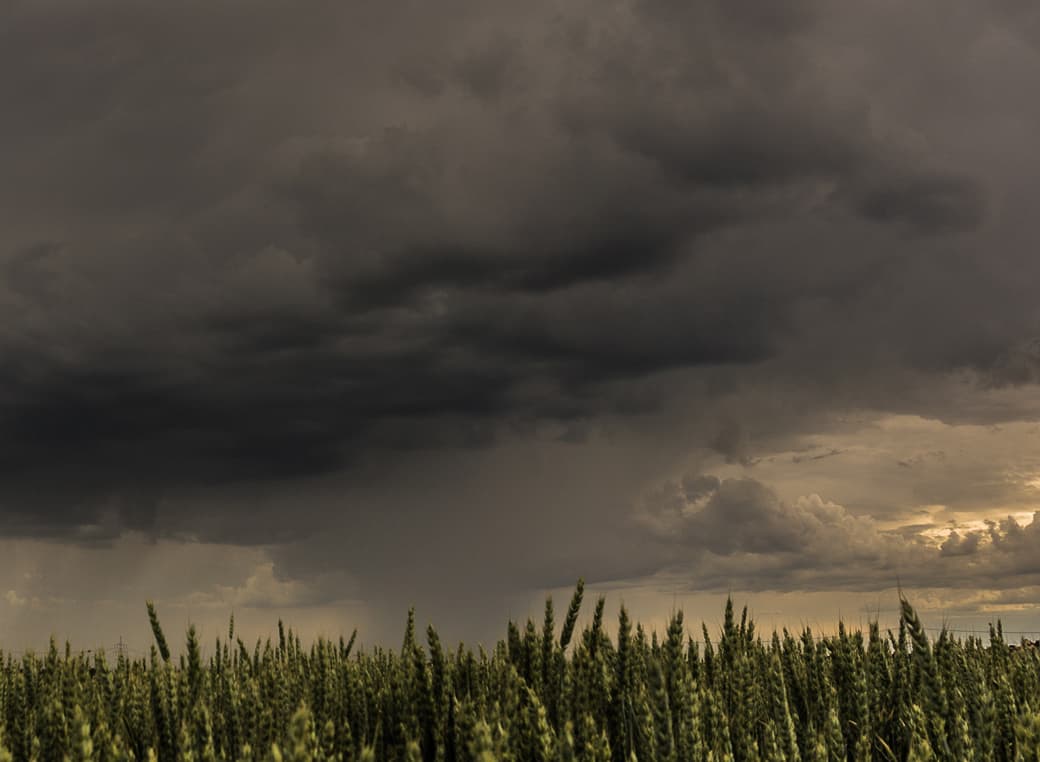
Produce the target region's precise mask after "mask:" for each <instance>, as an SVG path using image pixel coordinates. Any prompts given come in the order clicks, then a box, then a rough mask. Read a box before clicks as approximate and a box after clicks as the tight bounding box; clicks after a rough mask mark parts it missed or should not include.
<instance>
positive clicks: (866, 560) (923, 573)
mask: <svg viewBox="0 0 1040 762" xmlns="http://www.w3.org/2000/svg"><path fill="white" fill-rule="evenodd" d="M634 520H635V521H636V522H637V523H638V524H639V525H640V526H642V527H643V528H644V530H645V531H647V532H649V533H650V534H652V535H653V536H654V537H656V538H657V539H658V540H659V541H660V542H661V543H662V546H663V547H664V549H665V555H664V556H663V557H664V558H665V559H667V560H666V561H665V562H663V563H662V565H661V569H660V570H659V571H660V572H664V573H665V574H666V575H667V576H670V577H675V576H682V577H686V578H687V579H688V583H687V584H688V586H689V589H693V590H715V589H727V588H728V589H739V590H774V591H790V590H800V589H815V590H842V589H847V590H870V589H876V588H877V587H878V586H879V584H880V583H881V582H884V583H886V584H884V585H883V586H892V587H894V586H896V585H897V584H903V585H907V586H910V587H918V588H922V587H923V588H981V589H993V590H1005V589H1012V588H1020V587H1023V586H1028V585H1037V584H1040V563H1038V562H1037V561H1036V560H1035V559H1036V558H1037V557H1040V556H1038V554H1040V513H1037V514H1034V516H1033V518H1032V521H1031V522H1029V523H1026V524H1024V525H1023V524H1020V523H1019V521H1018V520H1016V519H1015V518H1013V517H1010V516H1009V517H1005V518H1002V519H999V520H990V521H987V522H986V524H985V528H981V529H964V528H961V529H956V528H954V529H950V528H944V527H943V526H942V525H935V524H931V523H926V524H914V525H904V526H898V527H894V528H883V527H882V526H881V525H879V523H878V522H877V521H876V520H875V519H873V518H872V517H870V516H856V515H853V514H852V513H850V512H849V511H848V510H847V509H846V508H844V507H843V506H841V505H838V504H836V503H833V502H829V501H827V500H825V499H823V498H821V497H820V496H819V495H815V494H810V495H807V496H804V497H800V498H798V499H797V500H795V501H793V502H785V501H783V500H781V499H780V498H779V497H778V496H777V495H776V493H775V492H774V491H773V490H771V489H769V487H767V486H766V485H764V484H762V483H761V482H759V481H756V480H755V479H750V478H743V479H718V478H717V477H714V476H711V475H699V476H692V477H687V478H685V479H683V480H682V481H680V482H668V483H666V484H664V485H662V486H661V487H659V488H658V489H656V490H654V491H652V492H651V493H649V494H648V495H646V496H645V497H644V499H643V500H642V501H641V503H640V505H639V507H638V510H637V511H636V513H635V514H634Z"/></svg>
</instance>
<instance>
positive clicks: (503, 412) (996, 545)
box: [0, 0, 1040, 651]
mask: <svg viewBox="0 0 1040 762" xmlns="http://www.w3.org/2000/svg"><path fill="white" fill-rule="evenodd" d="M1038 84H1040V9H1038V8H1037V6H1036V4H1035V3H1033V2H1031V1H1030V0H990V1H989V2H982V3H980V2H975V1H974V0H920V1H919V2H915V3H904V2H896V1H895V0H864V1H863V2H857V3H840V4H839V3H830V2H825V0H786V1H785V2H780V3H764V2H760V0H686V1H685V2H680V1H678V0H616V1H615V0H610V1H609V2H602V1H601V0H597V1H596V2H592V1H591V0H567V2H562V1H560V0H529V1H527V2H500V1H499V0H479V2H478V1H477V0H444V1H443V2H439V3H428V2H418V1H416V0H386V1H385V2H379V3H366V2H338V1H337V2H333V1H331V0H329V1H327V2H326V1H325V0H308V1H307V2H303V3H300V2H287V1H285V0H278V1H276V0H253V1H252V2H248V3H247V2H240V1H238V0H206V1H205V2H203V1H202V0H185V1H183V2H177V3H164V2H157V1H152V0H145V1H141V0H133V1H131V0H90V2H87V1H86V0H7V1H6V2H4V3H3V4H2V5H0V98H2V101H0V102H2V104H3V105H2V115H0V168H2V172H0V222H2V224H0V645H3V646H4V647H5V648H7V649H15V650H17V649H22V648H30V647H33V648H38V647H41V646H42V645H45V644H46V640H47V638H48V637H49V636H50V635H51V634H55V635H57V636H58V637H59V638H64V637H69V638H71V639H72V640H73V642H74V643H75V644H78V645H82V646H84V647H90V646H93V645H97V644H110V643H111V642H114V641H115V640H116V639H118V638H119V637H121V636H122V637H124V639H125V641H126V642H129V643H130V644H131V645H132V646H133V647H135V648H137V649H139V650H142V651H143V650H144V649H146V648H147V646H148V640H147V620H146V618H145V616H144V601H145V599H154V600H155V601H156V604H157V606H158V607H159V610H160V614H161V615H163V616H164V618H165V621H167V622H169V623H170V624H169V625H168V626H169V629H171V630H172V631H173V632H175V633H176V632H177V631H178V629H179V628H182V627H183V626H184V625H186V624H187V622H188V621H189V620H190V621H193V622H196V623H198V624H199V625H200V626H201V627H202V628H203V631H204V633H207V634H208V635H211V634H214V633H216V632H219V631H220V630H221V629H222V628H223V624H221V623H223V622H226V619H227V617H228V615H229V614H230V613H231V612H232V611H234V612H235V616H236V620H237V621H238V622H239V627H245V628H246V631H247V632H251V633H253V634H263V633H266V632H269V631H270V630H271V628H272V626H273V625H274V624H275V623H276V622H277V619H278V618H279V617H282V618H284V619H285V620H286V621H287V622H290V623H294V624H296V625H297V627H298V628H299V629H301V631H302V632H303V633H304V634H305V635H308V636H313V635H317V634H319V633H321V634H326V635H331V636H336V635H338V634H339V633H340V632H346V633H349V632H350V630H351V629H352V628H353V627H355V626H357V627H358V628H359V630H360V631H361V637H362V638H363V639H364V640H365V641H366V642H369V643H373V642H381V641H386V642H397V641H398V639H399V637H400V632H401V631H402V628H403V622H404V616H405V612H406V611H407V608H408V606H409V605H412V604H414V605H415V606H416V607H417V609H418V614H419V617H420V619H421V620H422V621H424V622H425V621H432V622H435V623H436V624H437V625H438V626H439V628H440V629H441V630H442V632H444V633H446V634H447V636H448V637H462V638H467V639H480V640H484V641H485V642H487V641H489V640H491V639H493V638H495V637H497V636H499V635H501V634H502V632H504V622H505V618H506V617H508V616H513V617H525V616H527V615H528V614H529V613H533V614H537V610H538V605H539V600H540V599H541V598H542V597H544V595H545V594H546V593H547V592H551V591H557V594H558V595H564V596H565V595H566V594H567V589H568V587H569V586H571V585H572V584H573V582H574V580H575V579H577V578H578V577H579V576H581V577H584V578H585V580H586V581H587V582H588V583H589V584H590V586H591V587H592V589H593V590H595V591H597V592H606V593H608V594H609V595H610V597H611V600H612V602H614V603H616V602H619V601H621V600H624V601H626V602H627V603H628V604H629V605H630V606H631V607H632V608H633V609H634V611H635V614H636V615H637V616H640V617H642V618H644V619H646V620H647V621H651V622H652V621H654V620H655V617H656V618H657V619H661V618H663V617H664V616H667V613H668V611H669V610H670V609H671V608H672V607H673V606H684V607H685V608H686V610H687V615H688V617H690V618H693V619H695V620H697V619H700V618H705V619H707V620H709V621H711V620H712V618H713V617H714V618H717V616H718V613H719V611H720V608H719V606H720V601H721V600H722V599H723V598H724V597H725V595H726V594H727V593H733V595H734V598H735V599H736V600H737V602H738V603H740V602H745V601H747V602H750V603H751V605H752V608H753V611H755V612H757V613H758V615H759V617H760V618H761V619H762V620H763V622H764V623H765V624H766V625H769V624H772V623H776V624H779V625H783V624H795V625H797V624H798V623H800V622H801V623H804V622H809V623H819V624H820V625H821V626H826V625H827V624H828V623H832V622H833V621H836V619H837V617H838V616H839V615H840V616H844V617H845V618H846V619H848V620H852V621H857V622H858V621H859V620H860V619H863V618H868V617H869V616H875V615H880V616H881V617H882V618H884V616H885V612H886V611H889V610H891V609H892V608H894V607H895V604H896V601H897V598H896V592H895V591H896V589H897V587H899V586H901V587H902V589H904V590H906V591H908V592H909V593H910V594H911V596H912V600H915V601H916V602H917V603H918V605H919V607H920V608H921V609H922V610H923V612H924V613H925V618H926V620H928V621H931V622H938V621H940V620H944V621H947V622H949V623H951V626H954V627H963V628H973V627H977V626H982V625H984V623H985V622H987V621H991V620H993V619H995V618H996V617H998V616H1000V617H1003V618H1004V620H1005V622H1009V623H1011V624H1010V625H1009V629H1014V628H1018V629H1019V630H1023V631H1026V630H1033V631H1035V630H1037V629H1040V607H1038V606H1040V520H1037V519H1038V518H1040V513H1035V512H1036V511H1040V299H1038V298H1037V287H1038V285H1040V257H1038V256H1037V251H1036V243H1037V233H1036V226H1037V217H1038V212H1040V152H1038V151H1037V150H1036V135H1038V134H1040V100H1038V99H1036V98H1035V92H1036V90H1037V86H1038ZM561 603H562V602H561ZM871 611H873V612H874V614H870V613H869V612H871ZM980 623H982V625H980Z"/></svg>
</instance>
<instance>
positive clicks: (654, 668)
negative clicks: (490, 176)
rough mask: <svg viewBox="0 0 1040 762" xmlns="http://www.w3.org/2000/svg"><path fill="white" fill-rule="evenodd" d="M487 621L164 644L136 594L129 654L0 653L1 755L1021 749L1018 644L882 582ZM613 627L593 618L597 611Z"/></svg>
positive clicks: (1028, 720)
mask: <svg viewBox="0 0 1040 762" xmlns="http://www.w3.org/2000/svg"><path fill="white" fill-rule="evenodd" d="M581 599H582V586H581V584H580V583H579V585H578V588H577V590H576V591H575V595H574V597H573V599H572V601H571V603H570V606H569V608H568V610H567V612H566V614H565V616H564V617H563V622H562V625H561V626H559V627H557V625H556V622H555V619H554V615H553V608H552V603H551V601H549V602H547V605H546V611H545V619H544V621H543V622H542V623H540V624H536V623H534V622H531V621H528V622H527V623H526V626H518V625H516V624H514V623H509V625H508V629H507V633H506V638H505V639H504V640H502V641H500V642H499V643H498V644H497V645H496V646H495V648H494V650H493V651H492V652H490V653H488V652H486V651H485V650H484V649H478V650H477V651H476V652H474V651H473V650H471V649H468V648H466V647H465V646H463V645H459V646H458V647H457V648H454V649H448V648H445V646H444V645H443V644H442V643H441V641H440V639H439V638H438V636H437V633H436V631H435V630H434V629H433V628H432V627H431V628H429V629H428V630H427V631H426V633H425V636H424V637H420V636H419V635H417V633H416V631H415V623H414V617H413V616H412V615H409V617H408V621H407V626H406V631H405V635H404V641H403V644H402V646H401V648H400V649H399V650H398V649H392V650H387V649H382V648H375V649H372V650H367V651H366V650H361V649H355V648H354V647H353V646H354V639H353V638H351V639H350V641H349V642H343V641H342V640H340V641H339V642H329V641H324V640H319V641H318V642H317V643H314V644H312V645H310V646H308V647H306V648H305V647H304V646H303V645H302V644H301V643H300V641H299V639H298V637H296V636H295V635H293V633H292V631H291V630H290V631H288V632H286V631H285V630H284V629H283V628H282V627H281V624H280V623H279V639H278V642H276V643H275V642H270V641H268V642H266V643H259V642H258V643H256V644H253V645H248V644H246V643H243V642H242V641H241V640H240V639H238V638H236V636H235V633H234V625H233V622H232V624H231V627H230V628H229V632H228V637H227V638H226V639H224V638H220V639H218V640H217V642H216V644H215V647H214V650H213V655H212V657H209V658H206V659H203V657H202V655H201V653H202V649H201V647H200V644H199V642H198V640H197V638H196V636H195V633H194V630H193V629H191V630H189V632H188V635H187V642H186V647H185V649H184V654H183V656H180V657H178V658H176V659H174V658H171V655H170V651H169V648H168V645H167V642H166V639H165V637H164V635H163V632H162V629H161V627H160V624H159V620H158V617H157V615H156V613H155V610H154V608H153V607H152V606H151V604H149V606H148V612H149V615H150V616H151V619H152V629H153V631H154V633H155V640H156V643H155V645H154V646H153V647H152V652H151V656H150V658H146V659H137V660H133V659H128V658H125V657H123V656H120V657H119V658H118V659H117V660H116V661H115V663H108V662H107V661H106V659H105V657H104V655H103V654H97V655H95V656H92V657H88V656H87V655H84V654H76V653H74V652H73V651H72V650H71V649H70V648H69V647H68V646H66V648H65V650H64V652H61V651H59V650H58V649H57V648H56V647H54V646H52V647H51V649H50V652H49V653H47V654H45V655H42V656H40V655H32V654H28V655H25V656H23V657H22V658H14V657H12V656H6V657H5V658H4V659H3V664H2V672H0V721H2V725H0V729H2V736H0V758H2V759H5V760H11V759H14V760H41V762H50V761H51V760H63V759H71V760H127V759H138V760H143V759H160V760H185V761H187V760H198V761H203V760H254V759H255V760H280V759H281V760H377V759H378V760H383V759H386V760H438V761H439V760H445V761H448V762H450V761H452V760H480V761H481V762H492V761H493V760H590V761H592V760H596V761H597V762H607V761H608V760H617V761H618V762H627V761H628V760H674V761H676V762H681V761H683V760H717V761H718V762H722V760H786V761H787V762H792V761H794V760H805V761H806V762H808V761H809V760H813V761H814V762H815V761H816V760H820V761H822V760H829V761H833V760H845V759H848V760H871V759H873V760H906V759H910V760H957V761H958V762H959V761H960V760H986V761H989V760H993V761H994V762H1017V761H1019V760H1030V761H1033V760H1038V759H1040V711H1038V710H1040V652H1038V650H1037V649H1036V648H1035V647H1032V646H1019V647H1015V646H1009V645H1007V644H1006V643H1005V642H1004V639H1003V636H1002V633H1001V632H1000V631H999V630H995V631H992V632H991V636H990V638H989V639H988V640H987V641H986V642H983V641H982V640H980V639H977V638H969V639H966V640H960V639H955V638H953V637H951V636H950V635H949V634H948V633H943V634H941V635H940V636H939V637H938V638H936V639H935V640H934V641H932V640H930V639H929V638H928V637H927V635H926V633H925V631H924V629H923V628H922V626H921V623H920V621H919V619H918V617H917V615H916V614H915V612H914V610H913V608H912V607H911V606H910V605H909V604H907V603H905V602H904V604H903V612H902V618H901V622H900V626H899V628H898V630H897V631H895V632H881V631H879V629H878V628H877V627H871V628H870V629H869V630H868V631H867V632H850V631H848V630H846V629H845V628H840V629H839V632H838V634H837V635H835V636H828V637H822V636H817V635H814V634H813V633H811V632H809V631H804V632H799V633H789V632H786V631H784V632H780V633H775V632H774V633H771V634H769V635H764V634H760V633H759V632H758V631H757V630H756V629H755V626H754V623H753V622H751V621H749V620H748V619H747V617H746V612H745V615H744V616H740V617H738V616H735V615H734V612H733V609H732V606H731V605H730V606H727V609H726V612H725V623H724V626H723V628H722V632H721V633H718V634H709V633H708V631H707V630H706V629H704V628H700V629H699V630H698V631H697V632H696V633H695V635H691V633H690V632H689V631H688V630H687V628H686V625H685V624H684V622H683V618H682V615H681V614H678V615H676V616H674V617H673V618H672V620H671V623H670V625H669V626H668V628H667V631H666V632H663V633H648V632H646V631H645V630H644V629H643V628H642V627H641V626H639V625H636V624H634V623H633V622H631V621H630V620H629V618H628V616H627V614H626V613H625V611H624V609H622V611H621V614H620V617H619V621H618V623H617V628H616V631H613V632H612V633H610V634H608V631H607V628H606V625H605V623H604V621H603V600H602V599H600V601H599V602H598V604H597V605H596V607H595V609H594V613H593V615H592V618H591V621H590V622H589V624H588V625H586V626H585V627H584V628H582V629H581V631H578V630H577V627H576V625H577V622H578V619H579V612H580V609H581V602H582V600H581ZM611 629H612V630H613V628H611Z"/></svg>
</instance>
